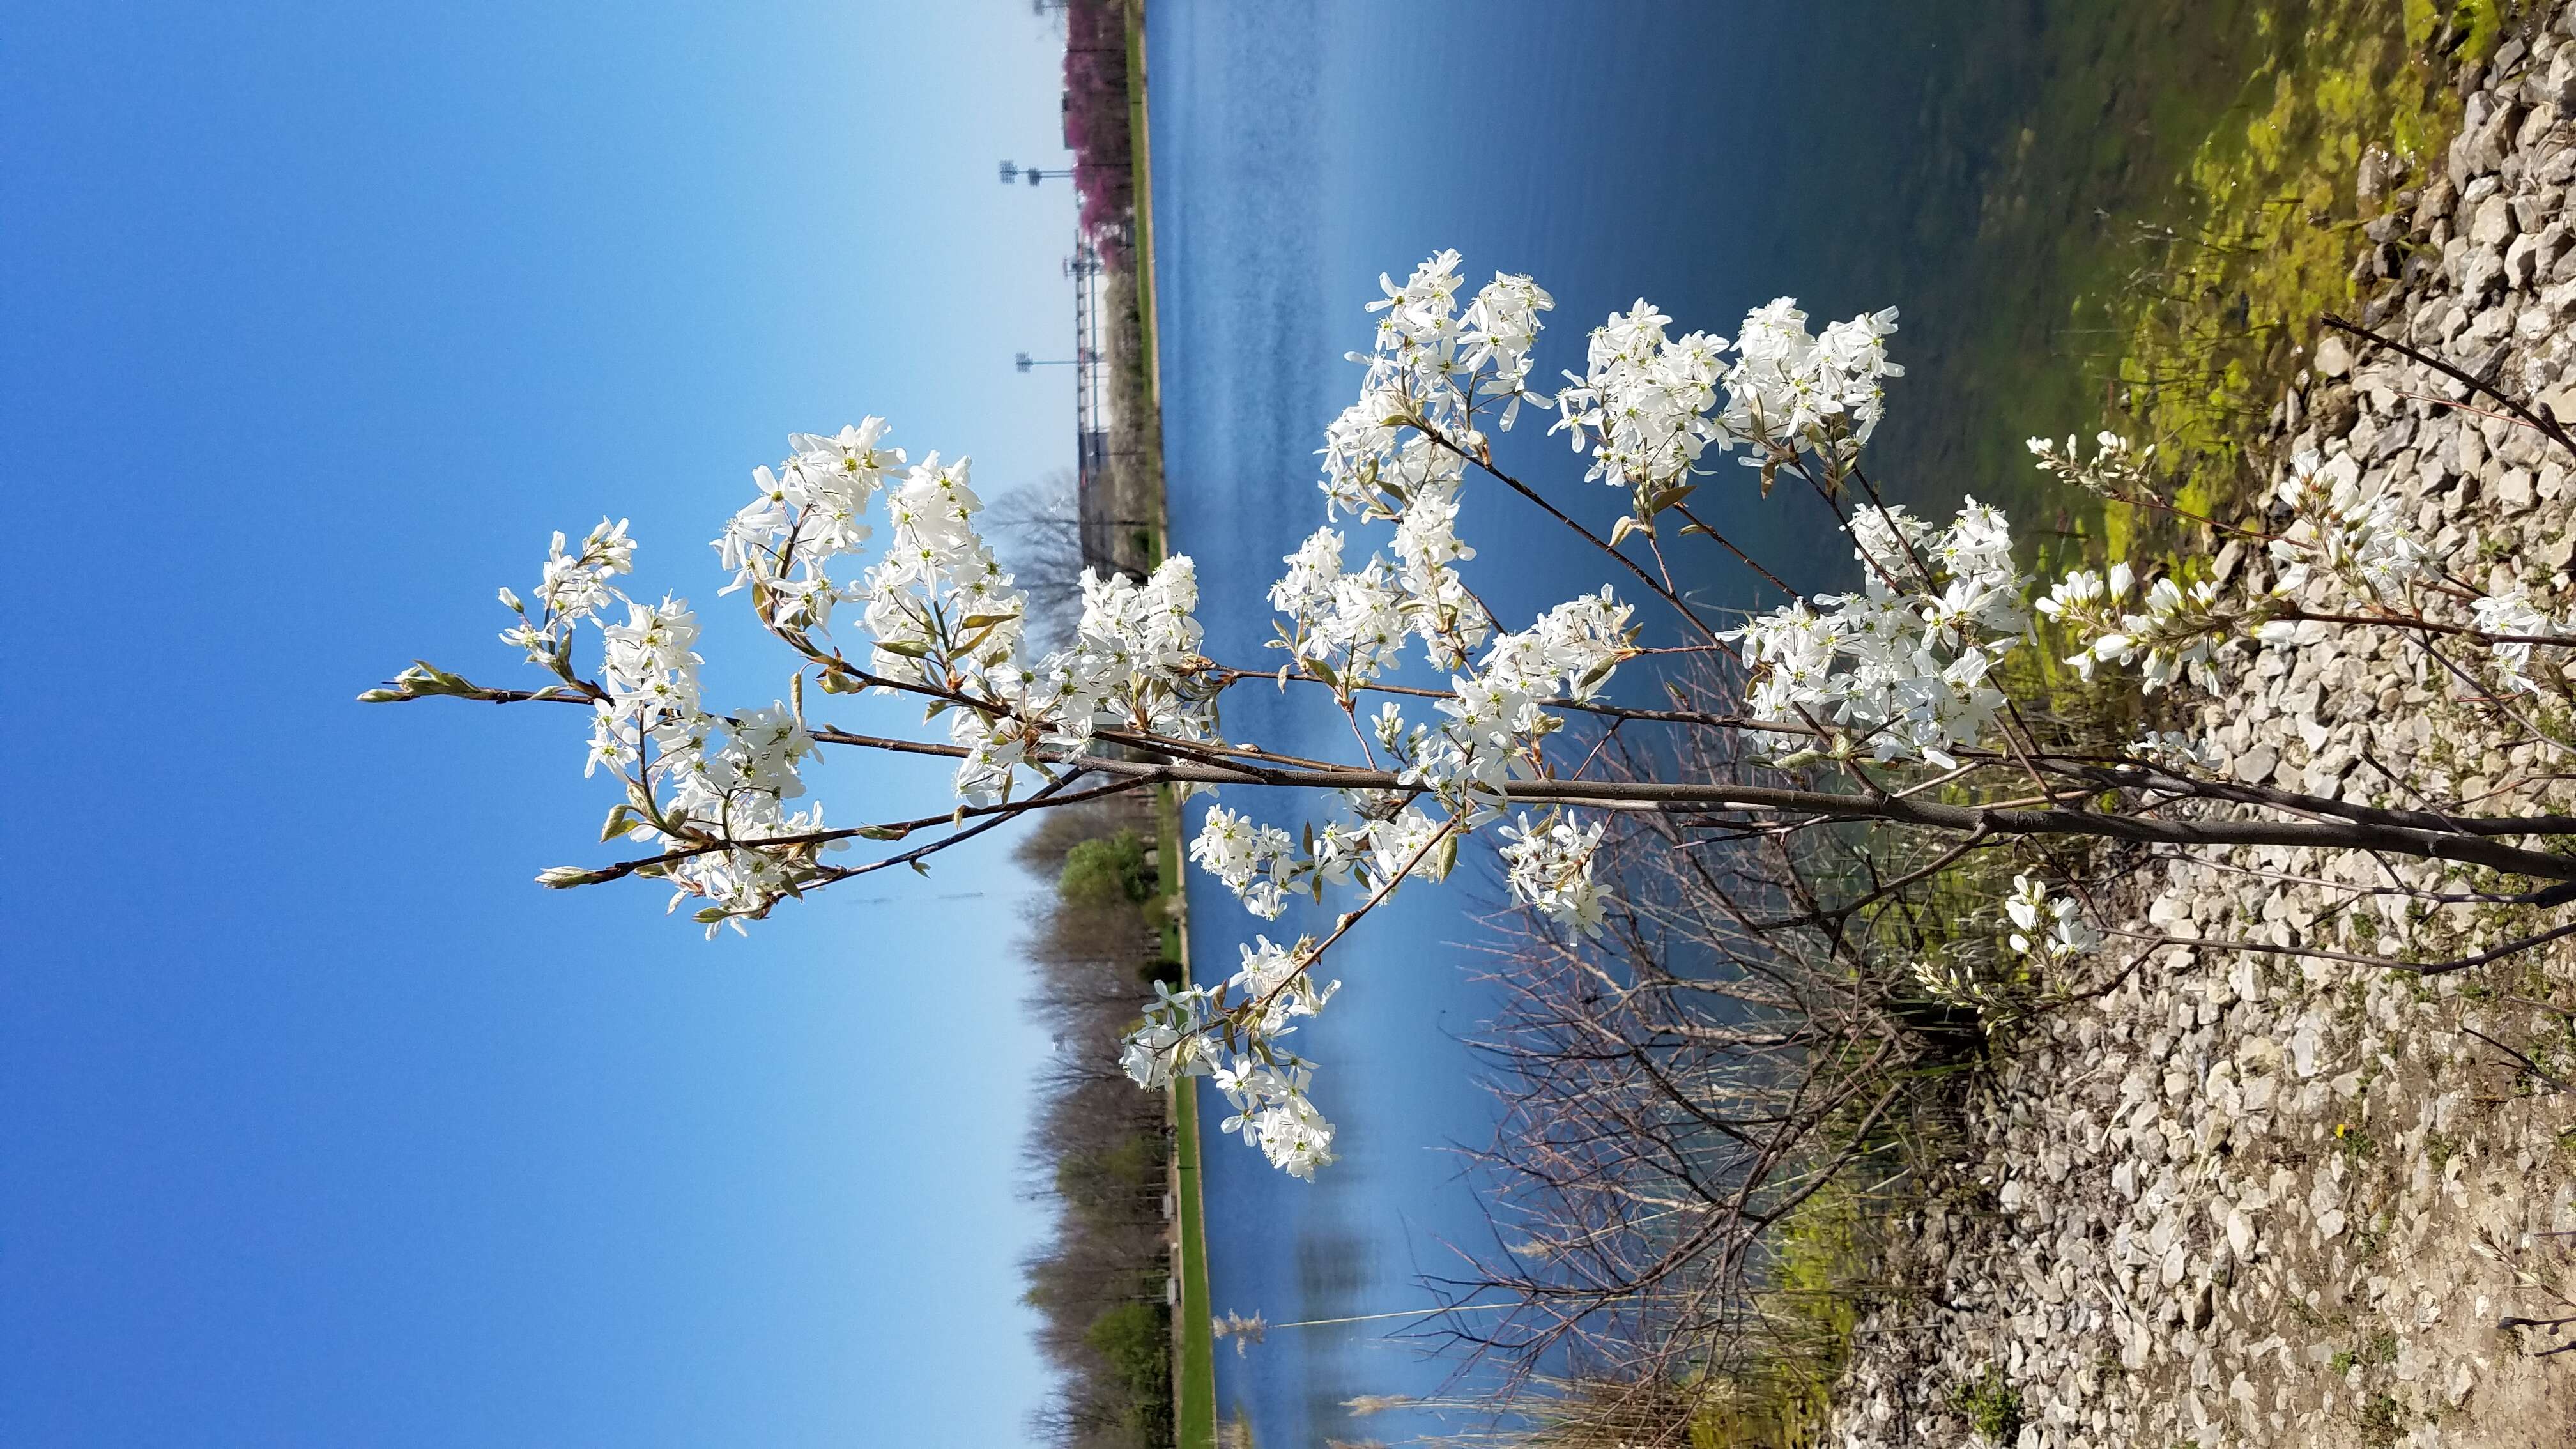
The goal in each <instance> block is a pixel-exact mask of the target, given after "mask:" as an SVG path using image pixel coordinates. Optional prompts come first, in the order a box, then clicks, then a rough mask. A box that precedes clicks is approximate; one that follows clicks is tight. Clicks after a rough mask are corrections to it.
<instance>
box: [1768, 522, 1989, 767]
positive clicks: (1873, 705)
mask: <svg viewBox="0 0 2576 1449" xmlns="http://www.w3.org/2000/svg"><path fill="white" fill-rule="evenodd" d="M1851 534H1852V539H1853V542H1854V544H1855V545H1856V547H1855V549H1854V550H1853V553H1854V557H1856V558H1858V559H1859V560H1860V562H1861V564H1862V571H1861V590H1860V592H1858V593H1854V594H1842V595H1834V594H1824V595H1819V596H1817V597H1816V598H1815V599H1813V600H1799V601H1797V602H1795V603H1792V604H1788V605H1785V606H1783V607H1781V608H1778V609H1775V610H1773V611H1772V612H1771V613H1769V614H1766V615H1763V616H1761V617H1759V618H1756V619H1754V620H1753V621H1751V622H1750V623H1748V624H1747V625H1746V626H1745V627H1744V628H1742V629H1739V630H1736V631H1734V632H1733V633H1732V634H1730V635H1729V636H1728V637H1729V638H1732V639H1736V640H1740V641H1742V649H1743V654H1744V659H1745V662H1746V663H1747V664H1749V665H1751V666H1752V667H1753V678H1752V682H1751V688H1750V689H1749V691H1748V693H1747V697H1746V704H1747V707H1748V709H1749V710H1750V712H1751V713H1752V714H1753V715H1754V717H1755V718H1757V719H1763V720H1773V721H1779V722H1782V723H1808V724H1812V725H1814V726H1817V727H1820V728H1830V729H1832V730H1834V731H1836V732H1838V733H1839V734H1841V735H1842V736H1843V738H1844V739H1845V740H1847V741H1848V742H1849V743H1850V745H1851V746H1852V747H1854V748H1860V747H1865V748H1866V749H1867V750H1868V752H1869V753H1870V755H1871V756H1872V757H1873V758H1875V759H1878V760H1880V761H1893V760H1904V761H1922V762H1925V763H1928V764H1932V765H1935V766H1938V767H1939V768H1942V769H1950V768H1953V767H1955V766H1956V765H1957V763H1958V761H1957V759H1956V757H1955V755H1954V754H1953V752H1954V751H1956V750H1960V749H1963V748H1969V747H1972V746H1974V745H1976V744H1977V743H1978V742H1979V741H1980V740H1982V739H1983V738H1984V736H1985V734H1986V731H1987V729H1988V728H1989V726H1990V725H1991V724H1992V723H1993V721H1994V717H1995V711H1996V710H1997V709H1999V708H2000V707H2001V706H2002V705H2003V702H2004V696H2003V693H2002V691H2001V690H1999V689H1997V688H1995V686H1994V685H1993V684H1992V683H1990V682H1989V679H1988V676H1989V675H1990V674H1991V673H1992V672H1993V669H1994V667H1995V665H1996V664H1997V663H1998V662H2000V661H2001V660H2002V659H2003V658H2004V656H2005V655H2007V654H2009V653H2010V652H2011V651H2012V650H2013V648H2014V647H2015V646H2016V645H2017V644H2018V643H2019V641H2020V636H2021V632H2022V630H2023V629H2024V628H2025V627H2026V626H2027V624H2028V622H2029V620H2028V618H2027V616H2026V615H2024V613H2023V612H2022V593H2023V589H2024V586H2025V585H2026V583H2027V582H2028V581H2027V580H2026V579H2024V578H2023V577H2022V576H2021V575H2020V574H2019V573H2018V572H2016V571H2015V570H2014V568H2013V562H2012V538H2011V533H2010V530H2009V529H2008V527H2007V526H2006V523H2005V520H2004V516H2003V514H2002V513H2001V512H2000V511H1998V510H1996V509H1994V508H1991V507H1988V506H1987V505H1985V504H1981V503H1979V502H1977V501H1976V500H1975V499H1973V498H1972V499H1970V500H1968V504H1967V506H1966V507H1964V508H1962V509H1960V510H1959V514H1958V516H1957V517H1956V518H1955V519H1953V520H1952V521H1951V522H1950V524H1949V525H1948V526H1947V527H1944V528H1935V527H1934V526H1933V525H1932V524H1931V523H1929V522H1927V521H1925V520H1923V519H1918V518H1916V517H1914V516H1913V515H1911V514H1909V513H1907V512H1906V511H1905V510H1904V509H1903V508H1901V507H1887V508H1878V507H1872V508H1867V509H1863V510H1862V511H1861V512H1860V513H1858V514H1857V515H1855V517H1854V518H1853V520H1852V525H1851Z"/></svg>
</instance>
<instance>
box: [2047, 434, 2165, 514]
mask: <svg viewBox="0 0 2576 1449" xmlns="http://www.w3.org/2000/svg"><path fill="white" fill-rule="evenodd" d="M2028 446H2029V448H2030V451H2031V456H2033V457H2035V458H2037V459H2038V460H2039V467H2040V471H2041V472H2044V473H2048V474H2051V475H2054V476H2055V477H2056V478H2057V480H2058V481H2059V482H2061V483H2064V484H2066V485H2067V486H2069V487H2072V488H2080V489H2083V490H2084V491H2085V492H2087V493H2091V494H2094V495H2095V496H2097V497H2102V498H2116V499H2120V500H2123V501H2134V500H2136V499H2138V498H2140V497H2151V496H2153V495H2154V493H2155V473H2154V464H2155V458H2156V446H2155V444H2153V443H2149V444H2148V445H2147V446H2145V447H2143V448H2140V447H2135V446H2133V445H2132V444H2131V443H2130V442H2129V440H2128V439H2126V438H2124V437H2121V436H2120V435H2119V434H2118V433H2112V432H2102V433H2096V434H2094V435H2093V456H2092V457H2091V458H2089V459H2088V458H2086V457H2085V456H2084V450H2083V449H2082V448H2080V447H2078V446H2076V442H2075V437H2074V435H2073V434H2071V433H2070V434H2068V435H2067V439H2066V443H2065V446H2063V447H2060V446H2059V445H2058V444H2057V443H2056V442H2055V441H2053V440H2051V439H2048V438H2032V439H2030V440H2029V442H2028Z"/></svg>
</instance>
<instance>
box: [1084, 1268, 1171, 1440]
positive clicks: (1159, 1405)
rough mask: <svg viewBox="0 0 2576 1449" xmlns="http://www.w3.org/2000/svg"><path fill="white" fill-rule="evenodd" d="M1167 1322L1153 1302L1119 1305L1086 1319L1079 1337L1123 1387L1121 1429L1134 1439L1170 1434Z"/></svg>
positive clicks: (1163, 1437) (1165, 1314) (1166, 1314)
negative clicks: (1086, 1327) (1088, 1324)
mask: <svg viewBox="0 0 2576 1449" xmlns="http://www.w3.org/2000/svg"><path fill="white" fill-rule="evenodd" d="M1171 1333H1172V1320H1171V1314H1170V1312H1169V1310H1167V1309H1165V1308H1164V1307H1163V1306H1162V1305H1161V1304H1158V1303H1121V1304H1119V1305H1118V1306H1117V1307H1115V1308H1111V1309H1108V1310H1107V1311H1105V1312H1103V1313H1102V1314H1101V1315H1100V1316H1099V1317H1098V1318H1095V1319H1093V1320H1092V1322H1091V1327H1090V1329H1089V1330H1088V1331H1086V1332H1085V1333H1084V1334H1083V1341H1084V1342H1085V1343H1087V1344H1089V1345H1090V1346H1091V1348H1092V1351H1093V1352H1095V1353H1098V1354H1099V1355H1100V1356H1101V1357H1102V1358H1103V1359H1105V1360H1107V1361H1108V1364H1109V1367H1110V1371H1111V1372H1112V1373H1114V1374H1115V1375H1117V1378H1118V1381H1119V1383H1120V1384H1121V1385H1123V1386H1124V1387H1125V1388H1126V1390H1127V1396H1128V1399H1127V1408H1126V1413H1127V1416H1128V1417H1127V1427H1128V1428H1129V1429H1130V1430H1132V1431H1133V1432H1134V1434H1135V1436H1136V1442H1137V1443H1139V1444H1144V1445H1159V1444H1163V1443H1166V1442H1168V1441H1169V1440H1170V1439H1171V1437H1172V1354H1171Z"/></svg>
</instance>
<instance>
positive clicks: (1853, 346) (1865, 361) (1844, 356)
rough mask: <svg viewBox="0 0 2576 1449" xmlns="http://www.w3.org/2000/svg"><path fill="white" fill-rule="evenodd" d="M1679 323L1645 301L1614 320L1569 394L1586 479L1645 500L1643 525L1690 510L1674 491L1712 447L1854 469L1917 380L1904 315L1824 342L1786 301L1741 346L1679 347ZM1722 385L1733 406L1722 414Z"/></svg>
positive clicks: (1718, 342)
mask: <svg viewBox="0 0 2576 1449" xmlns="http://www.w3.org/2000/svg"><path fill="white" fill-rule="evenodd" d="M1671 320H1672V319H1671V318H1669V317H1667V316H1665V315H1664V314H1663V313H1661V312H1659V311H1657V310H1656V309H1655V308H1654V307H1653V306H1652V305H1651V304H1649V303H1648V302H1647V301H1646V300H1645V299H1643V298H1639V299H1638V301H1637V304H1636V306H1635V307H1634V308H1632V309H1630V310H1629V311H1627V312H1624V313H1619V312H1614V313H1612V314H1611V315H1610V320H1609V321H1607V322H1605V323H1603V324H1602V325H1601V326H1600V327H1597V328H1595V329H1593V332H1592V341H1591V349H1590V354H1589V356H1588V357H1587V358H1586V360H1585V369H1584V372H1583V375H1582V376H1580V377H1578V376H1576V375H1575V374H1573V373H1571V372H1569V373H1567V374H1566V375H1565V376H1566V382H1567V384H1568V385H1567V386H1566V387H1565V388H1564V389H1563V390H1562V391H1560V392H1559V393H1558V394H1557V424H1556V428H1555V431H1560V432H1567V433H1570V434H1572V441H1573V445H1574V447H1575V450H1576V451H1578V452H1580V451H1583V450H1584V448H1585V447H1586V446H1587V445H1588V446H1589V447H1590V449H1591V453H1592V470H1591V472H1589V473H1588V474H1586V475H1585V476H1586V477H1588V478H1591V479H1595V480H1598V481H1601V482H1606V483H1611V484H1616V485H1619V486H1623V487H1627V488H1631V489H1634V490H1635V491H1636V493H1637V496H1638V500H1639V513H1638V515H1637V516H1638V517H1639V518H1640V519H1651V518H1652V517H1653V516H1654V514H1655V513H1656V512H1658V511H1660V510H1661V509H1662V508H1663V507H1666V506H1669V505H1670V504H1671V503H1673V502H1677V501H1678V498H1677V497H1675V496H1674V491H1675V490H1678V489H1681V488H1684V487H1686V486H1687V485H1686V484H1685V481H1684V480H1685V479H1686V478H1687V476H1688V475H1689V474H1690V473H1691V472H1692V471H1693V468H1694V465H1696V464H1697V463H1698V461H1699V458H1700V455H1701V454H1702V453H1703V452H1705V451H1706V450H1707V449H1708V447H1709V446H1710V445H1711V444H1715V445H1716V446H1717V448H1718V449H1719V450H1720V451H1721V452H1726V451H1732V450H1733V449H1734V448H1735V446H1736V445H1737V444H1739V443H1743V444H1749V445H1751V446H1752V447H1753V449H1754V451H1753V453H1752V454H1751V455H1750V456H1748V457H1746V458H1745V459H1744V460H1743V461H1744V462H1745V463H1747V464H1749V465H1751V466H1755V467H1762V468H1766V469H1767V468H1770V467H1773V466H1776V465H1777V464H1778V463H1779V461H1780V460H1781V459H1782V457H1783V456H1784V455H1794V454H1795V453H1797V452H1799V451H1801V450H1812V451H1814V452H1816V453H1817V454H1818V455H1819V456H1822V457H1825V458H1827V459H1829V460H1832V461H1835V462H1843V461H1848V460H1849V459H1850V458H1851V457H1852V456H1854V455H1855V454H1857V453H1858V451H1859V449H1860V447H1861V445H1862V444H1864V443H1866V442H1868V441H1869V436H1870V434H1871V433H1872V432H1873V431H1875V430H1876V429H1877V427H1878V422H1879V419H1880V417H1882V416H1883V415H1884V414H1885V411H1886V406H1887V401H1886V390H1885V382H1886V380H1887V379H1888V378H1892V377H1901V376H1903V375H1904V372H1905V369H1904V368H1902V367H1899V366H1897V365H1896V364H1895V363H1893V362H1890V361H1889V360H1888V357H1887V338H1888V336H1889V335H1890V334H1892V333H1894V332H1895V331H1896V312H1895V310H1894V309H1893V308H1890V309H1888V310H1886V311H1883V312H1873V313H1867V314H1864V315H1862V316H1859V317H1855V318H1853V319H1852V320H1850V321H1848V322H1836V323H1833V324H1830V325H1829V326H1827V327H1826V328H1825V330H1824V332H1823V334H1822V335H1821V336H1819V335H1816V334H1812V333H1810V332H1808V330H1807V314H1806V313H1804V312H1802V311H1800V310H1799V309H1798V304H1797V301H1796V299H1794V298H1790V297H1781V298H1778V299H1776V300H1774V301H1772V302H1771V303H1769V304H1768V305H1765V306H1762V307H1757V308H1755V309H1753V310H1752V311H1751V312H1749V313H1747V314H1746V315H1745V318H1744V330H1743V331H1742V332H1740V333H1739V334H1737V337H1736V339H1735V340H1734V341H1733V342H1732V343H1730V342H1729V341H1728V340H1727V339H1726V338H1723V337H1718V336H1715V335H1712V334H1710V333H1706V332H1687V333H1684V334H1683V335H1681V336H1680V337H1678V338H1672V337H1667V336H1666V335H1665V333H1664V326H1665V324H1666V323H1668V322H1670V321H1671ZM1730 348H1732V349H1733V351H1734V352H1735V361H1734V362H1733V363H1732V364H1731V365H1726V364H1724V363H1723V359H1724V357H1725V354H1726V353H1727V351H1728V350H1729V349H1730ZM1721 386H1723V387H1724V389H1725V391H1726V405H1725V407H1724V409H1723V410H1720V411H1715V412H1714V415H1712V410H1714V409H1716V408H1717V393H1718V389H1719V387H1721ZM1764 481H1765V482H1766V483H1767V482H1768V481H1769V474H1768V473H1767V472H1766V473H1765V475H1764Z"/></svg>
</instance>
